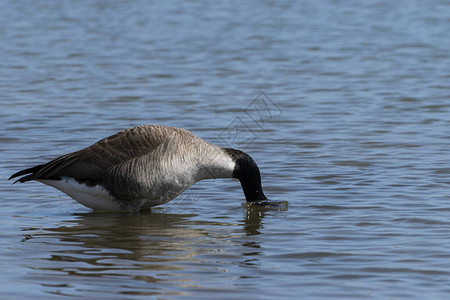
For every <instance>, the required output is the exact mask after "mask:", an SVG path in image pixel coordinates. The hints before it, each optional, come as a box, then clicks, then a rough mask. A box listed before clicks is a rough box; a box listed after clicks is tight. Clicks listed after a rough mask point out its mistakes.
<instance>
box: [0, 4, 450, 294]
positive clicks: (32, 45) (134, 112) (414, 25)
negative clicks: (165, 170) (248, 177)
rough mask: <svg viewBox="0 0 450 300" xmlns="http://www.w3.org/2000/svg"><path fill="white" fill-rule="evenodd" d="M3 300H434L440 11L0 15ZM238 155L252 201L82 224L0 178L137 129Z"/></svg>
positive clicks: (441, 205) (442, 262)
mask: <svg viewBox="0 0 450 300" xmlns="http://www.w3.org/2000/svg"><path fill="white" fill-rule="evenodd" d="M1 7H2V9H1V10H0V20H1V21H0V22H1V27H0V37H1V40H2V43H1V44H0V51H1V53H2V58H1V59H0V67H1V71H0V105H1V112H0V120H1V125H2V128H3V130H2V131H1V133H0V151H1V155H0V164H1V168H0V178H1V179H2V180H1V181H0V185H1V211H0V228H1V229H0V236H1V241H2V243H1V246H0V266H1V268H2V272H1V274H0V294H1V296H2V298H3V299H30V298H33V299H52V298H56V299H73V297H76V298H84V299H93V298H95V299H98V298H105V299H148V298H152V297H153V298H171V299H172V298H175V299H176V298H196V299H197V298H208V299H211V298H215V299H229V298H237V299H243V298H249V297H252V298H258V299H281V298H298V296H299V295H302V296H303V297H304V298H311V299H323V298H332V299H336V298H346V299H349V298H354V299H365V298H371V299H414V298H416V299H424V298H426V299H448V298H449V296H450V288H449V287H450V271H449V270H450V262H449V257H450V233H449V232H450V221H449V215H450V198H449V195H450V192H449V184H450V179H449V175H450V167H449V166H448V162H449V154H448V149H449V146H450V142H449V141H450V139H449V138H450V118H449V116H450V85H449V82H450V72H449V70H450V54H449V51H448V49H450V39H449V38H448V29H449V26H450V19H449V17H448V16H449V15H450V5H449V2H448V1H445V0H433V1H426V2H423V1H387V0H380V1H376V2H375V1H346V2H344V3H340V2H337V1H325V0H324V1H283V2H275V1H274V2H271V1H247V2H245V4H243V3H242V2H238V1H235V2H233V1H227V2H223V3H216V2H206V3H204V2H197V1H186V2H185V1H173V2H169V3H163V2H154V3H152V2H149V1H133V2H128V1H115V2H114V3H112V2H109V1H92V2H89V1H86V2H81V3H78V2H72V1H55V2H48V1H47V2H44V1H41V2H40V1H25V2H23V1H21V2H13V1H2V3H1ZM154 123H156V124H163V125H172V126H179V127H183V128H187V129H189V130H191V131H193V132H195V133H196V134H198V135H199V136H201V137H202V138H204V139H206V140H208V141H211V142H214V143H217V144H219V145H223V146H232V147H235V148H240V149H243V150H245V151H247V152H248V153H250V154H251V155H252V156H253V158H254V159H255V161H256V162H257V163H258V164H259V166H260V168H261V172H262V176H263V187H264V190H265V194H266V195H267V196H268V197H269V198H270V199H272V200H274V201H288V202H289V207H288V209H287V210H277V209H268V208H264V207H247V206H245V205H244V206H242V203H244V196H243V193H242V191H241V189H240V185H239V182H236V181H233V180H215V181H214V180H213V181H204V182H201V183H198V184H196V185H195V186H193V187H192V188H191V189H190V190H188V191H186V192H185V193H184V194H183V195H182V196H180V197H179V198H177V199H175V200H173V201H172V202H170V203H168V204H166V205H164V206H161V207H159V208H156V209H154V210H153V211H152V212H151V213H143V214H131V215H130V214H119V213H118V214H115V213H112V214H101V213H92V212H91V211H89V210H88V209H87V208H84V207H83V206H81V205H79V204H78V203H76V202H75V201H73V200H71V199H70V198H68V197H67V196H65V195H64V194H61V193H60V192H58V191H57V190H54V189H51V188H50V187H47V186H44V185H41V184H39V183H27V184H16V185H13V186H12V185H11V182H9V181H7V178H8V177H9V176H10V175H11V174H12V173H14V172H15V171H17V170H20V169H22V168H25V167H29V166H33V165H35V164H39V163H42V162H45V161H47V160H49V159H51V158H54V157H56V156H58V155H61V154H65V153H68V152H70V151H74V150H77V149H80V148H82V147H85V146H88V145H89V144H91V143H93V142H95V141H97V140H98V139H100V138H103V137H105V136H107V135H110V134H112V133H115V132H116V131H118V130H121V129H125V128H128V127H131V126H135V125H139V124H154Z"/></svg>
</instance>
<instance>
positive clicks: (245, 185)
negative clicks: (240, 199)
mask: <svg viewBox="0 0 450 300" xmlns="http://www.w3.org/2000/svg"><path fill="white" fill-rule="evenodd" d="M224 149H225V151H226V152H227V153H228V154H229V155H230V156H231V158H232V159H233V160H234V161H235V162H236V166H235V168H234V171H233V177H234V178H237V179H239V181H240V182H241V186H242V190H243V191H244V195H245V199H246V200H247V202H253V201H259V200H267V198H266V196H265V195H264V192H263V190H262V186H261V174H260V173H259V168H258V166H257V165H256V163H255V161H254V160H253V159H252V158H251V157H250V155H248V154H246V153H244V152H242V151H240V150H236V149H232V148H224Z"/></svg>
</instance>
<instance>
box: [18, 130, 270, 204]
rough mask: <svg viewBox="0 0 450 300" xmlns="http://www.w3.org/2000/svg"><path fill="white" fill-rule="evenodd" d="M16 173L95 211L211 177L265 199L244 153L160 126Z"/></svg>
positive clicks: (171, 192) (149, 200) (169, 193)
mask: <svg viewBox="0 0 450 300" xmlns="http://www.w3.org/2000/svg"><path fill="white" fill-rule="evenodd" d="M19 176H22V177H20V178H19V179H18V180H17V181H19V182H26V181H30V180H36V181H39V182H42V183H44V184H47V185H50V186H52V187H54V188H56V189H58V190H60V191H62V192H64V193H66V194H67V195H69V196H70V197H72V198H74V199H75V200H77V201H78V202H79V203H81V204H83V205H85V206H87V207H89V208H92V209H94V210H98V211H124V210H125V211H139V210H141V209H148V208H150V207H152V206H156V205H160V204H163V203H166V202H168V201H170V200H172V199H174V198H175V197H177V196H178V195H179V194H181V193H182V192H183V191H185V190H186V189H187V188H189V187H190V186H191V185H193V184H194V183H196V182H197V181H199V180H202V179H213V178H237V179H239V181H240V182H241V186H242V189H243V191H244V195H245V198H246V200H247V202H255V203H256V202H258V201H262V200H267V198H266V196H265V195H264V193H263V190H262V186H261V175H260V172H259V168H258V166H257V165H256V163H255V162H254V160H253V159H252V158H251V157H250V156H249V155H248V154H246V153H244V152H242V151H240V150H236V149H232V148H223V147H219V146H216V145H214V144H211V143H208V142H206V141H204V140H203V139H201V138H199V137H198V136H196V135H195V134H193V133H191V132H189V131H187V130H185V129H182V128H177V127H169V126H160V125H143V126H138V127H133V128H130V129H126V130H124V131H121V132H118V133H116V134H114V135H112V136H110V137H107V138H104V139H102V140H100V141H98V142H97V143H95V144H93V145H92V146H90V147H87V148H85V149H82V150H79V151H76V152H73V153H69V154H66V155H63V156H61V157H58V158H56V159H54V160H51V161H50V162H48V163H45V164H41V165H38V166H35V167H32V168H28V169H25V170H22V171H19V172H17V173H15V174H13V175H12V176H11V177H10V178H9V179H12V178H15V177H19ZM17 181H16V182H17Z"/></svg>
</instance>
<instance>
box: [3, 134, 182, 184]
mask: <svg viewBox="0 0 450 300" xmlns="http://www.w3.org/2000/svg"><path fill="white" fill-rule="evenodd" d="M174 131H176V132H180V133H181V132H183V134H186V133H189V134H190V132H188V131H186V130H184V129H181V128H176V127H167V126H159V125H143V126H138V127H133V128H130V129H126V130H123V131H121V132H118V133H116V134H114V135H111V136H109V137H107V138H104V139H102V140H100V141H98V142H97V143H95V144H93V145H92V146H89V147H87V148H85V149H82V150H79V151H76V152H73V153H69V154H66V155H63V156H61V157H58V158H56V159H54V160H52V161H50V162H48V163H46V164H42V165H39V166H36V167H33V168H29V169H26V170H23V171H20V172H17V173H15V174H13V175H12V176H11V177H10V179H11V178H14V177H17V176H21V175H25V174H29V175H27V176H24V177H22V178H20V179H19V180H18V181H20V182H25V181H28V180H35V179H52V178H55V177H56V178H57V177H60V176H70V177H72V178H75V179H79V180H100V179H102V178H103V176H104V174H105V172H106V171H107V170H108V169H110V168H112V167H114V166H116V165H119V164H122V163H124V162H126V161H128V160H131V159H134V158H137V157H140V156H143V155H147V154H149V153H151V152H152V151H154V150H155V149H156V148H157V147H158V146H159V145H161V144H162V143H163V142H164V140H165V139H166V138H167V137H168V136H169V135H170V134H171V133H173V132H174ZM30 173H31V174H30Z"/></svg>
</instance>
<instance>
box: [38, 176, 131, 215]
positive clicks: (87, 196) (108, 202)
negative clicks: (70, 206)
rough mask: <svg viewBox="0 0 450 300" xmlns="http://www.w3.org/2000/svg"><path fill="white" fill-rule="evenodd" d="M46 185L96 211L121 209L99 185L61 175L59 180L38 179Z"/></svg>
mask: <svg viewBox="0 0 450 300" xmlns="http://www.w3.org/2000/svg"><path fill="white" fill-rule="evenodd" d="M38 181H39V182H42V183H44V184H46V185H49V186H52V187H54V188H56V189H58V190H60V191H61V192H63V193H66V194H67V195H69V196H70V197H72V198H73V199H75V200H77V201H78V202H79V203H81V204H83V205H84V206H87V207H89V208H92V209H94V210H97V211H122V210H123V209H122V208H121V207H120V205H119V202H118V201H116V200H115V199H114V197H113V196H111V195H110V194H109V193H108V191H107V190H106V189H105V188H103V187H102V186H101V185H96V186H87V185H86V184H83V183H79V182H78V181H76V180H75V179H73V178H70V177H62V178H61V180H48V179H40V180H38Z"/></svg>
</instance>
